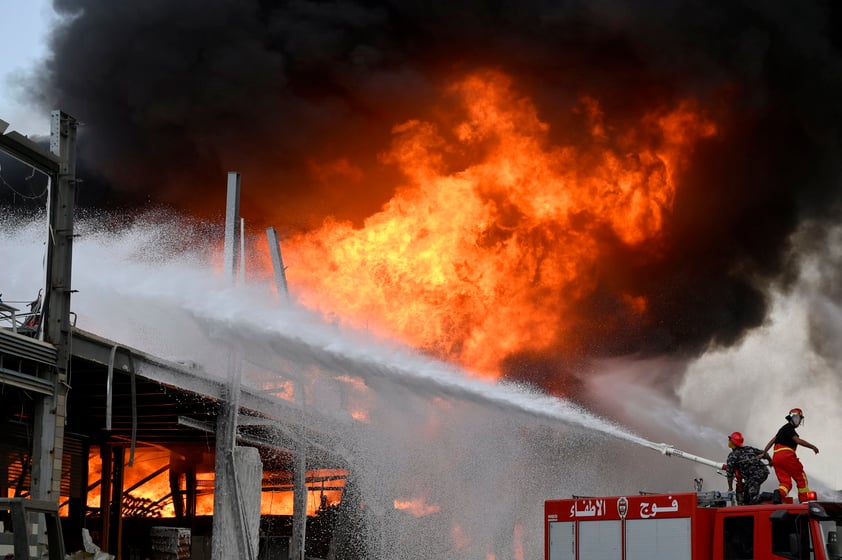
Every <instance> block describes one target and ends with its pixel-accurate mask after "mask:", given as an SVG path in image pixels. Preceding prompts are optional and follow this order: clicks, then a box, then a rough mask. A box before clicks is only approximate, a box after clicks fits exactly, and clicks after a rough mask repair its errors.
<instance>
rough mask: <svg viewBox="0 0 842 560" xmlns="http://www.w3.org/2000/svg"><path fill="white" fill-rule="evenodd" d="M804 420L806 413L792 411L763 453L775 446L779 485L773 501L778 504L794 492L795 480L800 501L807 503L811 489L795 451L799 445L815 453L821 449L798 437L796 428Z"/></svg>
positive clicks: (797, 410)
mask: <svg viewBox="0 0 842 560" xmlns="http://www.w3.org/2000/svg"><path fill="white" fill-rule="evenodd" d="M802 420H804V411H803V410H801V409H800V408H793V409H791V410H790V411H789V414H787V415H786V424H784V425H783V426H781V429H780V430H778V433H777V434H775V437H773V438H772V439H771V440H769V443H767V444H766V448H765V449H763V452H764V453H767V452H768V451H769V448H771V447H772V446H773V445H774V446H775V447H774V449H773V450H772V467H773V468H774V469H775V475H776V476H777V477H778V484H779V485H778V487H777V488H776V489H775V491H774V492H773V493H772V501H773V502H774V503H776V504H779V503H781V502H782V501H783V498H784V497H786V495H787V494H789V491H790V490H792V481H793V480H794V481H795V485H796V486H797V487H798V501H799V502H806V501H807V493H808V492H809V491H810V487H809V486H808V484H807V475H806V474H805V473H804V465H802V464H801V461H800V460H799V459H798V455H796V454H795V449H796V448H797V447H798V446H799V445H803V446H804V447H806V448H808V449H812V450H813V453H818V452H819V448H818V447H816V446H815V445H813V444H812V443H810V442H809V441H807V440H805V439H801V438H800V437H799V436H798V432H796V431H795V428H797V427H798V426H800V425H801V421H802Z"/></svg>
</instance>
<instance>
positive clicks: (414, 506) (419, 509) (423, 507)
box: [394, 498, 441, 517]
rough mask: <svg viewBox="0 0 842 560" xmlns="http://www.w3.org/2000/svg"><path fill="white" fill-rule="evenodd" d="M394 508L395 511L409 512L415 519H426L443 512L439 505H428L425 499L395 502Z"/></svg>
mask: <svg viewBox="0 0 842 560" xmlns="http://www.w3.org/2000/svg"><path fill="white" fill-rule="evenodd" d="M394 507H395V509H399V510H402V511H406V512H408V513H409V514H410V515H412V516H413V517H424V516H426V515H430V514H433V513H438V512H439V511H441V506H439V505H437V504H428V503H427V502H426V501H424V499H423V498H415V499H411V500H395V501H394Z"/></svg>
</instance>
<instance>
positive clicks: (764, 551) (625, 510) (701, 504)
mask: <svg viewBox="0 0 842 560" xmlns="http://www.w3.org/2000/svg"><path fill="white" fill-rule="evenodd" d="M644 445H646V446H647V447H650V448H651V449H654V450H655V451H659V452H660V453H663V454H664V455H667V456H670V457H680V458H682V459H687V460H690V461H694V462H696V463H701V464H703V465H707V466H709V467H713V468H715V469H718V470H719V469H720V468H721V467H723V465H722V464H721V463H719V462H717V461H711V460H710V459H705V458H704V457H699V456H698V455H692V454H690V453H687V452H685V451H680V450H678V449H675V448H674V447H673V446H671V445H668V444H666V443H650V442H644ZM808 497H809V498H810V499H811V501H808V502H805V503H801V504H795V503H792V499H791V498H787V500H786V501H787V502H788V503H783V504H778V505H775V504H772V503H761V504H758V505H734V504H735V503H736V500H735V499H734V497H733V495H732V496H724V495H723V494H722V493H720V492H690V493H679V494H641V495H629V496H612V497H598V498H593V497H591V498H582V497H573V498H571V499H567V500H548V501H546V502H545V503H544V559H545V560H774V559H789V560H842V547H840V544H839V543H838V537H839V532H840V528H842V503H839V502H821V501H817V500H816V495H815V493H814V492H810V494H809V495H808Z"/></svg>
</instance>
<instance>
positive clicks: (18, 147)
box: [0, 121, 61, 175]
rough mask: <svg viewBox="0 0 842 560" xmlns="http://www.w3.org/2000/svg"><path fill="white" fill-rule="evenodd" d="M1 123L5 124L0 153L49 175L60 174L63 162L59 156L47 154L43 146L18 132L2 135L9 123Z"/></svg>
mask: <svg viewBox="0 0 842 560" xmlns="http://www.w3.org/2000/svg"><path fill="white" fill-rule="evenodd" d="M0 123H2V124H3V126H0V151H3V152H5V153H7V154H9V155H10V156H12V157H13V158H15V159H16V160H18V161H20V162H21V163H25V164H26V165H29V166H32V167H34V168H35V169H37V170H38V171H41V172H42V173H45V174H47V175H56V174H57V173H58V172H59V164H60V161H61V160H60V158H59V157H58V156H55V155H53V154H51V153H49V152H45V151H44V150H43V149H42V148H41V146H39V145H38V144H36V143H35V142H33V141H32V140H30V139H29V138H27V137H26V136H23V135H22V134H20V133H18V132H10V133H8V134H2V132H5V130H6V127H8V125H9V123H7V122H5V121H0Z"/></svg>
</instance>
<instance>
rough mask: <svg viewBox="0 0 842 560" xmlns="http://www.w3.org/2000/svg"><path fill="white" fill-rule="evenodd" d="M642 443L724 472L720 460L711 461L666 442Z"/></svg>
mask: <svg viewBox="0 0 842 560" xmlns="http://www.w3.org/2000/svg"><path fill="white" fill-rule="evenodd" d="M644 445H645V446H646V447H648V448H650V449H654V450H655V451H658V452H660V453H662V454H664V455H666V456H667V457H681V458H682V459H687V460H688V461H693V462H694V463H699V464H701V465H707V466H708V467H713V468H714V469H716V470H717V471H719V473H720V474H724V472H723V470H722V466H723V464H722V461H712V460H711V459H705V458H704V457H699V456H698V455H693V454H692V453H687V452H686V451H682V450H680V449H676V448H675V447H674V446H672V445H670V444H668V443H651V442H646V443H644Z"/></svg>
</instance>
